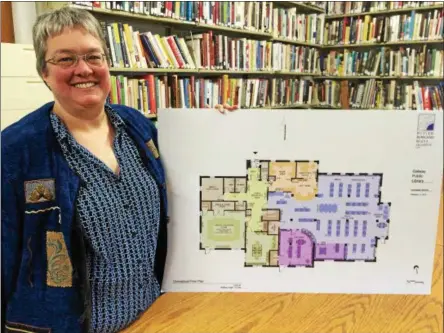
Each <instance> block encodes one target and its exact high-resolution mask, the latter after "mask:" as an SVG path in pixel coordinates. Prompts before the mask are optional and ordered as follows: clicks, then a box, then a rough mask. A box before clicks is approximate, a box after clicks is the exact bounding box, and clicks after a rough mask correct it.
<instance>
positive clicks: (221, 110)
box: [214, 104, 239, 114]
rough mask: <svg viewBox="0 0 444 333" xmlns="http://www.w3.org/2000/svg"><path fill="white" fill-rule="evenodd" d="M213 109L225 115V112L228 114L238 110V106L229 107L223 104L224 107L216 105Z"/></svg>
mask: <svg viewBox="0 0 444 333" xmlns="http://www.w3.org/2000/svg"><path fill="white" fill-rule="evenodd" d="M214 108H215V109H216V110H217V111H219V112H220V113H222V114H225V113H226V111H228V112H233V111H236V110H237V109H239V106H238V105H233V106H231V105H228V104H224V105H222V104H216V105H215V106H214Z"/></svg>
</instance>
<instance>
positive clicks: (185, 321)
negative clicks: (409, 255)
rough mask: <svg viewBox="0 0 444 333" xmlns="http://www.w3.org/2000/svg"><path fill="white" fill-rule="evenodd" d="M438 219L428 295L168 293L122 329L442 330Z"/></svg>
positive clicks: (190, 332)
mask: <svg viewBox="0 0 444 333" xmlns="http://www.w3.org/2000/svg"><path fill="white" fill-rule="evenodd" d="M442 220H443V200H442V196H441V207H440V217H439V230H438V237H437V242H436V250H435V265H434V273H433V287H432V294H431V295H430V296H404V295H342V294H336V295H324V294H261V293H252V294H240V293H170V294H168V293H167V294H165V295H163V296H161V297H160V298H159V299H158V300H157V301H156V302H155V303H154V304H153V306H152V307H151V308H150V309H148V310H147V311H146V313H144V315H143V316H142V317H141V318H140V320H138V321H137V322H135V323H134V324H133V325H132V326H130V327H129V328H128V329H127V330H125V331H123V332H124V333H151V332H159V333H160V332H162V333H222V332H227V333H246V332H261V333H262V332H263V333H275V332H279V333H281V332H288V333H302V332H310V333H314V332H319V333H326V332H329V333H336V332H338V333H339V332H341V333H349V332H354V333H373V332H374V333H385V332H386V333H409V332H411V333H425V332H427V333H429V332H436V333H442V332H443V223H442Z"/></svg>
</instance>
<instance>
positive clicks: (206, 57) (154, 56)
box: [101, 22, 319, 73]
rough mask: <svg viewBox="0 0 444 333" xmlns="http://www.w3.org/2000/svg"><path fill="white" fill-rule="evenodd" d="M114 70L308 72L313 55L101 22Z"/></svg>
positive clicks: (315, 53) (239, 40)
mask: <svg viewBox="0 0 444 333" xmlns="http://www.w3.org/2000/svg"><path fill="white" fill-rule="evenodd" d="M101 24H102V29H103V32H104V34H105V39H106V42H107V47H108V49H109V53H110V55H111V63H112V67H114V68H177V69H212V70H217V69H224V70H243V71H258V70H271V69H274V70H285V71H296V72H310V73H311V72H314V71H315V69H316V68H317V66H316V64H317V63H318V59H319V50H318V49H317V48H312V47H307V46H296V45H292V44H283V43H280V42H278V43H272V42H270V41H266V40H252V39H247V38H233V37H228V36H226V35H223V34H214V33H213V32H212V31H209V32H204V33H201V34H196V35H190V36H188V37H185V38H184V37H178V36H177V35H172V36H160V35H159V34H152V33H151V32H150V31H148V32H139V31H137V30H134V29H133V27H132V26H131V25H129V24H126V23H120V22H119V23H117V22H114V23H106V22H101Z"/></svg>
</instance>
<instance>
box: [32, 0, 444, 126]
mask: <svg viewBox="0 0 444 333" xmlns="http://www.w3.org/2000/svg"><path fill="white" fill-rule="evenodd" d="M36 6H37V9H38V12H39V13H41V12H44V11H49V10H54V9H56V8H59V7H61V6H74V7H79V8H84V9H87V10H88V11H90V12H91V13H92V14H93V15H94V16H95V17H96V18H97V19H98V20H99V21H100V23H101V25H102V28H103V32H104V34H105V37H106V42H107V47H108V50H109V53H110V55H111V59H110V62H111V65H112V67H111V75H112V90H111V93H110V96H109V101H110V102H112V103H121V104H125V105H128V106H132V107H135V108H136V109H138V110H140V111H141V112H142V113H144V114H145V115H146V116H147V117H150V118H153V119H155V118H156V112H157V109H158V108H161V107H162V108H163V107H177V108H202V107H211V108H212V107H214V106H215V105H216V104H224V105H227V106H233V105H238V106H240V107H241V108H249V109H252V108H267V109H278V108H288V109H295V110H297V109H315V108H322V109H332V110H334V109H350V110H353V109H384V110H442V105H443V96H444V84H443V80H442V77H443V74H444V73H443V68H444V64H443V60H444V56H443V54H444V53H443V36H444V28H443V26H444V22H443V21H444V9H443V2H441V1H402V2H399V1H391V2H389V1H382V2H381V1H379V2H377V1H366V2H363V1H355V2H350V1H337V2H332V1H307V2H296V1H271V2H270V1H263V2H228V1H222V2H202V1H195V2H191V1H164V2H141V1H135V2H128V1H119V2H115V1H114V2H113V1H104V2H97V1H77V2H76V1H73V2H39V3H38V4H37V5H36Z"/></svg>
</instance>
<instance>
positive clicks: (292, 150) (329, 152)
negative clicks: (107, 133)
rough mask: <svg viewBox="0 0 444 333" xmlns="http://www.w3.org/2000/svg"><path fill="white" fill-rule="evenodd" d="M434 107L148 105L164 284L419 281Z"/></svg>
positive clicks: (308, 288) (435, 198)
mask: <svg viewBox="0 0 444 333" xmlns="http://www.w3.org/2000/svg"><path fill="white" fill-rule="evenodd" d="M442 127H443V113H442V112H438V113H435V112H409V111H331V110H241V111H236V112H233V113H229V114H227V115H221V114H220V113H218V112H217V111H210V110H199V109H198V110H160V111H159V121H158V129H159V142H160V143H159V148H160V154H161V158H162V159H163V163H164V166H165V169H166V173H167V181H168V188H169V213H170V223H169V227H168V230H169V242H168V258H167V266H166V270H165V279H164V283H163V289H164V290H165V291H168V292H173V291H187V292H188V291H189V292H198V291H238V292H262V291H263V292H308V293H384V294H385V293H387V294H428V293H430V290H431V281H432V271H433V259H434V249H435V241H436V232H437V222H438V210H439V201H440V193H441V184H442V170H443V147H442V146H443V128H442Z"/></svg>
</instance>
